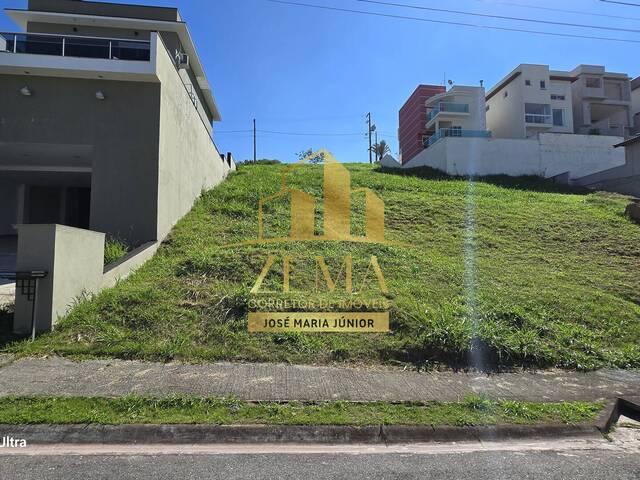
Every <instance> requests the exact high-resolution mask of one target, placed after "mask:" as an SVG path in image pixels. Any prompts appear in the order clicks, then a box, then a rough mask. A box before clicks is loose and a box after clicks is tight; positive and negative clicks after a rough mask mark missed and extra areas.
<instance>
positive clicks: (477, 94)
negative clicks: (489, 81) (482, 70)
mask: <svg viewBox="0 0 640 480" xmlns="http://www.w3.org/2000/svg"><path fill="white" fill-rule="evenodd" d="M426 107H427V124H426V129H427V131H430V132H433V134H432V135H430V136H428V137H425V138H424V142H423V144H424V146H425V147H429V146H431V145H433V144H434V143H435V142H437V141H438V140H440V139H441V138H444V137H489V136H491V134H490V132H488V131H487V128H486V121H485V92H484V88H483V87H467V86H459V85H456V86H454V87H452V88H451V89H449V90H448V91H446V92H442V93H439V94H437V95H434V96H433V97H431V98H429V99H428V100H427V101H426Z"/></svg>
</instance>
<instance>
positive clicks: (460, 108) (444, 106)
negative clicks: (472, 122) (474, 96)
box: [427, 102, 469, 120]
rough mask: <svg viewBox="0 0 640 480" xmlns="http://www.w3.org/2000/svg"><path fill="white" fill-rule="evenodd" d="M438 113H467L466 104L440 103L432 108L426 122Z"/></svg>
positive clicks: (467, 107)
mask: <svg viewBox="0 0 640 480" xmlns="http://www.w3.org/2000/svg"><path fill="white" fill-rule="evenodd" d="M440 112H454V113H469V104H468V103H453V102H440V103H439V104H438V105H437V106H436V107H433V108H432V109H431V111H430V112H429V115H428V116H427V118H428V120H433V118H434V117H435V116H436V115H438V114H439V113H440Z"/></svg>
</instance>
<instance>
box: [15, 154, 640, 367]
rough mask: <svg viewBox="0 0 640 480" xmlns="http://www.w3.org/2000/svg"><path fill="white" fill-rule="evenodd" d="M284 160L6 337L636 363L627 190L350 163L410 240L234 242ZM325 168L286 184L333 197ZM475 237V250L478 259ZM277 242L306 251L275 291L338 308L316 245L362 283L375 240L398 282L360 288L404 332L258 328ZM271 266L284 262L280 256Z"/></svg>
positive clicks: (25, 349) (192, 358) (249, 227)
mask: <svg viewBox="0 0 640 480" xmlns="http://www.w3.org/2000/svg"><path fill="white" fill-rule="evenodd" d="M282 168H283V166H281V165H250V166H243V167H241V168H240V169H239V171H238V172H237V173H236V174H234V175H233V176H232V177H231V178H230V179H229V180H228V181H227V182H225V183H224V184H222V185H221V186H219V187H218V188H216V189H214V190H212V191H209V192H207V193H205V194H204V195H203V196H202V198H201V199H200V200H199V201H198V202H197V203H196V205H195V207H194V208H193V210H192V211H191V213H189V214H188V215H187V216H186V217H185V218H184V219H182V220H181V221H180V222H179V223H178V225H177V226H176V228H175V229H174V231H173V232H172V234H171V235H170V237H169V239H168V240H167V241H166V242H165V243H164V245H163V246H162V247H161V249H160V250H159V251H158V254H157V255H156V257H155V258H154V259H153V260H151V261H150V262H149V263H147V264H146V265H145V266H144V267H143V268H142V269H141V270H139V271H138V272H137V273H136V274H135V275H133V276H132V277H131V278H129V279H128V280H126V281H124V282H122V283H120V284H119V285H117V286H116V287H115V288H113V289H110V290H106V291H104V292H102V293H101V294H99V295H98V296H97V297H96V298H95V299H93V300H91V301H84V302H81V303H80V304H79V305H78V306H77V307H76V308H75V309H74V310H73V312H72V313H71V314H70V315H69V316H68V318H66V319H64V320H63V321H61V322H60V324H59V327H58V328H57V329H56V331H55V332H53V333H51V334H47V335H43V336H42V337H40V338H39V339H38V340H37V341H36V342H34V343H29V342H18V343H7V344H6V346H5V349H6V350H9V351H12V352H16V353H18V354H21V355H42V354H59V355H70V356H75V357H86V356H97V357H118V358H125V359H133V358H136V359H146V360H159V361H168V360H184V361H189V362H206V361H213V360H223V359H224V360H232V361H233V360H236V361H238V360H242V361H284V362H292V363H332V362H351V363H368V364H379V363H384V364H390V363H401V364H406V363H411V364H417V365H419V366H420V367H422V366H429V365H433V364H436V363H444V364H447V365H452V366H466V365H470V364H472V365H478V361H481V362H482V364H483V365H485V366H513V365H518V366H521V365H524V366H540V367H550V366H559V367H565V368H580V369H593V368H598V367H603V366H611V367H622V368H629V367H635V368H637V367H640V283H639V282H638V272H640V227H639V226H638V225H636V224H633V223H632V222H631V221H630V220H629V219H628V218H627V217H625V215H624V209H625V206H626V204H627V203H628V200H627V198H626V197H623V196H619V195H613V194H603V193H588V192H585V191H582V190H576V189H571V188H569V187H566V186H560V185H556V184H553V183H550V182H546V181H543V180H540V179H537V178H534V177H531V178H529V177H527V178H517V179H513V178H508V177H495V178H487V179H480V180H478V181H476V182H470V181H468V180H465V179H460V178H449V177H446V176H443V175H442V174H438V173H436V172H434V171H431V170H428V169H422V170H417V171H413V172H404V174H400V175H399V174H392V173H387V172H382V171H379V170H375V169H372V167H370V166H369V165H363V164H350V165H348V168H349V170H350V172H351V175H352V183H353V186H354V187H367V188H370V189H372V190H374V191H375V192H376V193H377V194H378V195H379V196H380V197H381V198H382V199H383V200H384V202H385V213H386V227H387V232H386V234H387V237H388V238H390V239H392V240H398V241H402V242H405V243H409V244H411V245H412V247H411V248H405V247H399V246H389V245H370V244H361V243H311V242H300V243H293V244H285V245H254V246H244V247H227V246H225V245H226V244H232V243H237V242H241V241H244V240H248V239H252V238H255V237H256V235H257V205H258V200H259V198H260V197H262V196H265V195H269V194H272V193H274V192H276V191H277V189H278V188H279V182H280V173H281V171H282ZM321 169H322V167H321V166H305V167H304V168H301V169H298V170H296V171H295V172H293V173H292V175H290V178H289V181H288V184H289V185H290V186H291V187H294V188H300V189H303V190H305V191H307V192H309V193H311V194H313V195H315V196H316V197H319V198H321V196H322V170H321ZM354 198H355V200H354V203H355V205H354V210H355V214H354V224H355V227H354V229H355V232H354V233H362V229H363V222H362V213H363V210H364V207H363V202H362V198H361V197H358V195H357V194H356V195H355V196H354ZM319 203H321V202H319ZM318 210H319V211H318V212H317V213H318V220H317V224H318V225H319V226H320V225H321V222H320V214H321V208H319V209H318ZM288 211H289V210H288V205H286V204H279V205H274V204H270V206H269V207H268V209H267V213H266V217H267V220H268V225H269V227H268V230H267V233H269V234H279V233H285V234H286V231H287V225H288V224H287V215H288ZM473 212H475V215H473V214H472V213H473ZM471 227H473V228H471ZM465 248H466V250H467V251H468V252H472V253H473V254H472V255H471V254H469V255H467V257H466V259H465V253H464V252H465ZM269 253H277V254H278V255H279V256H281V255H282V254H285V253H287V254H290V255H293V256H294V257H295V258H296V260H295V261H294V262H293V264H292V269H293V270H292V271H293V273H292V282H295V283H294V285H293V286H294V287H295V289H297V290H298V291H297V292H292V293H289V294H283V293H276V294H271V295H267V296H266V297H267V298H279V299H291V298H298V299H309V298H313V299H316V300H326V301H328V302H329V303H330V306H329V307H328V308H329V309H334V310H338V311H340V307H339V306H338V305H337V302H338V301H342V300H348V299H349V298H350V297H349V296H348V295H347V294H344V293H343V294H341V295H340V294H337V295H328V294H327V293H326V292H324V291H322V292H318V293H315V292H309V289H310V288H311V287H312V285H313V283H314V278H315V265H314V263H313V256H314V255H323V256H324V257H325V258H326V259H327V263H328V264H329V266H330V268H331V269H332V271H333V272H337V271H338V270H339V266H340V264H341V261H342V259H343V257H344V256H345V255H346V254H350V255H352V256H353V261H354V276H355V282H356V284H358V285H359V284H360V282H361V280H362V272H363V270H364V268H365V267H366V264H367V262H368V259H369V256H370V255H376V256H377V257H378V259H379V262H380V265H381V268H382V269H383V271H384V274H385V278H386V282H387V284H388V286H389V290H390V293H389V294H388V295H387V296H386V297H381V295H380V293H379V292H378V291H376V290H375V289H366V290H365V291H362V292H360V294H359V297H363V298H365V299H370V300H371V299H380V298H382V299H383V300H384V301H385V302H387V303H388V306H389V311H390V315H391V328H392V332H391V333H388V334H300V333H287V334H266V333H265V334H249V333H248V332H247V326H246V317H247V312H248V310H249V308H248V304H249V300H250V299H252V298H253V297H252V295H251V294H250V293H249V290H250V289H251V286H252V285H253V283H254V282H255V279H256V277H257V275H258V273H259V272H260V270H261V268H262V265H263V264H264V262H265V260H266V258H267V255H268V254H269ZM274 268H275V272H276V273H281V271H282V263H281V261H280V262H277V263H276V265H275V266H274ZM278 280H279V277H278V275H276V274H274V275H272V276H270V277H268V278H267V281H266V282H265V288H270V289H272V290H275V289H276V288H278V285H279V284H278ZM279 288H281V285H280V287H279ZM300 290H304V291H300ZM263 297H265V295H263ZM474 359H475V360H474Z"/></svg>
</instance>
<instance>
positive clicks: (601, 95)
mask: <svg viewBox="0 0 640 480" xmlns="http://www.w3.org/2000/svg"><path fill="white" fill-rule="evenodd" d="M569 75H570V78H571V91H572V93H573V122H574V125H575V127H574V133H578V134H583V135H608V136H613V137H628V136H629V135H630V130H631V127H632V126H633V116H632V113H631V79H630V78H629V76H628V75H627V74H626V73H613V72H607V71H605V68H604V67H603V66H598V65H579V66H578V67H576V68H575V69H573V70H572V71H571V72H569Z"/></svg>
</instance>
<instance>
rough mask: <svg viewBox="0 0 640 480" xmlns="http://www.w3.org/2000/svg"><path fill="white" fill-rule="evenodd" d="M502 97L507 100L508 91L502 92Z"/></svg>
mask: <svg viewBox="0 0 640 480" xmlns="http://www.w3.org/2000/svg"><path fill="white" fill-rule="evenodd" d="M502 96H503V97H504V98H507V97H508V96H509V91H508V90H505V91H504V93H503V94H502Z"/></svg>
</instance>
